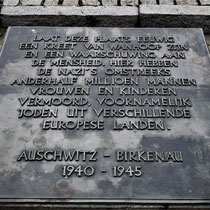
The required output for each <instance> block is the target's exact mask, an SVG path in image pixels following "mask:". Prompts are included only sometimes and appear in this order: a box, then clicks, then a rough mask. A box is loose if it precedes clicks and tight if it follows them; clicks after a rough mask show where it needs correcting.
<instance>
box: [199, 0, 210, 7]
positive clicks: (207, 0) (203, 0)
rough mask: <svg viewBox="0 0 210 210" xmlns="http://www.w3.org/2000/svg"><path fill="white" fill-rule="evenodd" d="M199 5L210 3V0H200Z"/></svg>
mask: <svg viewBox="0 0 210 210" xmlns="http://www.w3.org/2000/svg"><path fill="white" fill-rule="evenodd" d="M200 3H201V5H204V6H205V5H210V0H200Z"/></svg>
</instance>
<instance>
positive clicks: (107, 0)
mask: <svg viewBox="0 0 210 210" xmlns="http://www.w3.org/2000/svg"><path fill="white" fill-rule="evenodd" d="M102 5H103V6H117V0H102Z"/></svg>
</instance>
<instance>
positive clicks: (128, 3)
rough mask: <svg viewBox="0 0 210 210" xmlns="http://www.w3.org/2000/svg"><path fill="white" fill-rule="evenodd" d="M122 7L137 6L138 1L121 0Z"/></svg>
mask: <svg viewBox="0 0 210 210" xmlns="http://www.w3.org/2000/svg"><path fill="white" fill-rule="evenodd" d="M121 5H122V6H138V5H139V1H138V0H121Z"/></svg>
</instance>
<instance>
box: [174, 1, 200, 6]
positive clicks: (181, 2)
mask: <svg viewBox="0 0 210 210" xmlns="http://www.w3.org/2000/svg"><path fill="white" fill-rule="evenodd" d="M176 3H177V4H178V5H198V2H197V1H196V0H176Z"/></svg>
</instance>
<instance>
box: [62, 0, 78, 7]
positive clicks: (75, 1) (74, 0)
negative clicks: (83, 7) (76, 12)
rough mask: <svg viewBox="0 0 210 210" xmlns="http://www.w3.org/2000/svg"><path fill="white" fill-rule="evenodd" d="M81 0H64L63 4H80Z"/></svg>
mask: <svg viewBox="0 0 210 210" xmlns="http://www.w3.org/2000/svg"><path fill="white" fill-rule="evenodd" d="M78 5H79V1H78V0H64V1H63V6H78Z"/></svg>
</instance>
